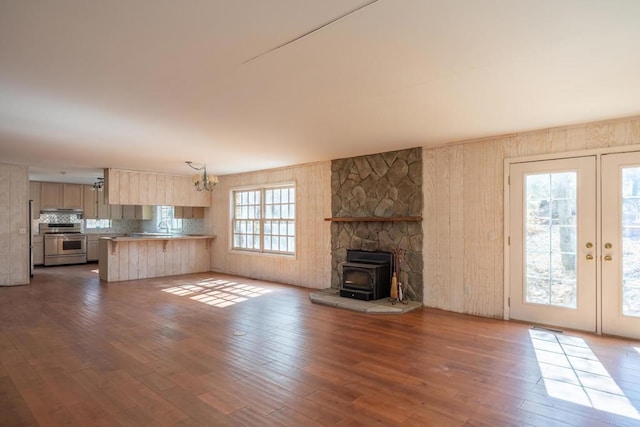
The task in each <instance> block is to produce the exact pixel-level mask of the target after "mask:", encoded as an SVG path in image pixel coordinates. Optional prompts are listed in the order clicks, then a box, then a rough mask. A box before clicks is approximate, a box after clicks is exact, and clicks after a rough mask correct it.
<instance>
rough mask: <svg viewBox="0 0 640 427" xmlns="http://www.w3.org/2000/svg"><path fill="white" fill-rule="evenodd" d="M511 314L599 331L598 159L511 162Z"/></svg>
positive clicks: (518, 317)
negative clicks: (596, 317) (596, 256)
mask: <svg viewBox="0 0 640 427" xmlns="http://www.w3.org/2000/svg"><path fill="white" fill-rule="evenodd" d="M510 181H511V185H510V188H509V200H510V203H509V209H510V214H509V217H510V222H511V227H510V232H509V235H510V240H511V245H510V248H509V251H510V252H509V253H510V309H509V311H510V317H511V318H514V319H519V320H525V321H531V322H536V323H540V324H549V325H555V326H561V327H569V328H575V329H583V330H589V331H595V308H596V305H595V298H596V287H595V284H596V277H595V261H594V258H595V256H594V254H595V247H594V242H595V230H596V227H595V212H596V210H595V209H596V208H595V206H596V198H595V194H596V185H595V184H596V180H595V157H581V158H574V159H560V160H549V161H540V162H527V163H516V164H512V165H511V166H510Z"/></svg>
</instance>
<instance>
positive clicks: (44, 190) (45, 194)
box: [40, 182, 63, 209]
mask: <svg viewBox="0 0 640 427" xmlns="http://www.w3.org/2000/svg"><path fill="white" fill-rule="evenodd" d="M62 192H63V187H62V184H58V183H56V182H42V183H40V209H60V208H62V205H63V200H62Z"/></svg>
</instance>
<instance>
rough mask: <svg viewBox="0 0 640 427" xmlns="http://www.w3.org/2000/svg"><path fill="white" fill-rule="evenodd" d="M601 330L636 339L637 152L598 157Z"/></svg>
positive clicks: (639, 282)
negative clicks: (600, 241)
mask: <svg viewBox="0 0 640 427" xmlns="http://www.w3.org/2000/svg"><path fill="white" fill-rule="evenodd" d="M602 188H603V191H602V242H603V243H602V249H601V250H602V332H603V333H607V334H612V335H621V336H626V337H632V338H640V153H622V154H606V155H603V156H602Z"/></svg>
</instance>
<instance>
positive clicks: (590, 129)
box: [422, 116, 640, 317]
mask: <svg viewBox="0 0 640 427" xmlns="http://www.w3.org/2000/svg"><path fill="white" fill-rule="evenodd" d="M634 144H640V116H639V117H632V118H625V119H618V120H609V121H604V122H597V123H589V124H582V125H576V126H571V127H563V128H554V129H544V130H539V131H534V132H526V133H518V134H512V135H507V136H501V137H496V138H489V139H483V140H477V141H468V142H465V143H461V144H456V145H447V146H443V147H440V148H435V149H425V150H424V153H423V154H424V155H423V161H424V164H423V168H422V170H423V174H424V176H423V179H424V192H425V197H424V201H425V203H424V204H425V212H424V222H423V230H424V286H425V288H424V304H425V305H426V306H429V307H437V308H442V309H444V310H450V311H456V312H460V313H469V314H476V315H481V316H489V317H502V316H503V301H504V298H503V290H504V278H503V272H504V265H503V264H504V261H503V260H504V244H503V239H504V193H503V182H504V181H503V180H504V159H505V158H510V157H523V156H529V155H537V154H549V153H562V152H573V151H579V150H587V149H595V148H605V147H614V146H625V145H634Z"/></svg>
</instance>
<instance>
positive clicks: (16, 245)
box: [0, 164, 29, 286]
mask: <svg viewBox="0 0 640 427" xmlns="http://www.w3.org/2000/svg"><path fill="white" fill-rule="evenodd" d="M28 200H29V172H28V169H27V167H25V166H17V165H7V164H0V286H12V285H25V284H28V283H29V238H28V237H29V236H28V234H27V233H26V230H27V227H28V225H27V221H28V220H29V219H28V218H27V216H28V213H27V209H28ZM21 229H24V230H25V233H21V232H20V230H21Z"/></svg>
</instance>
